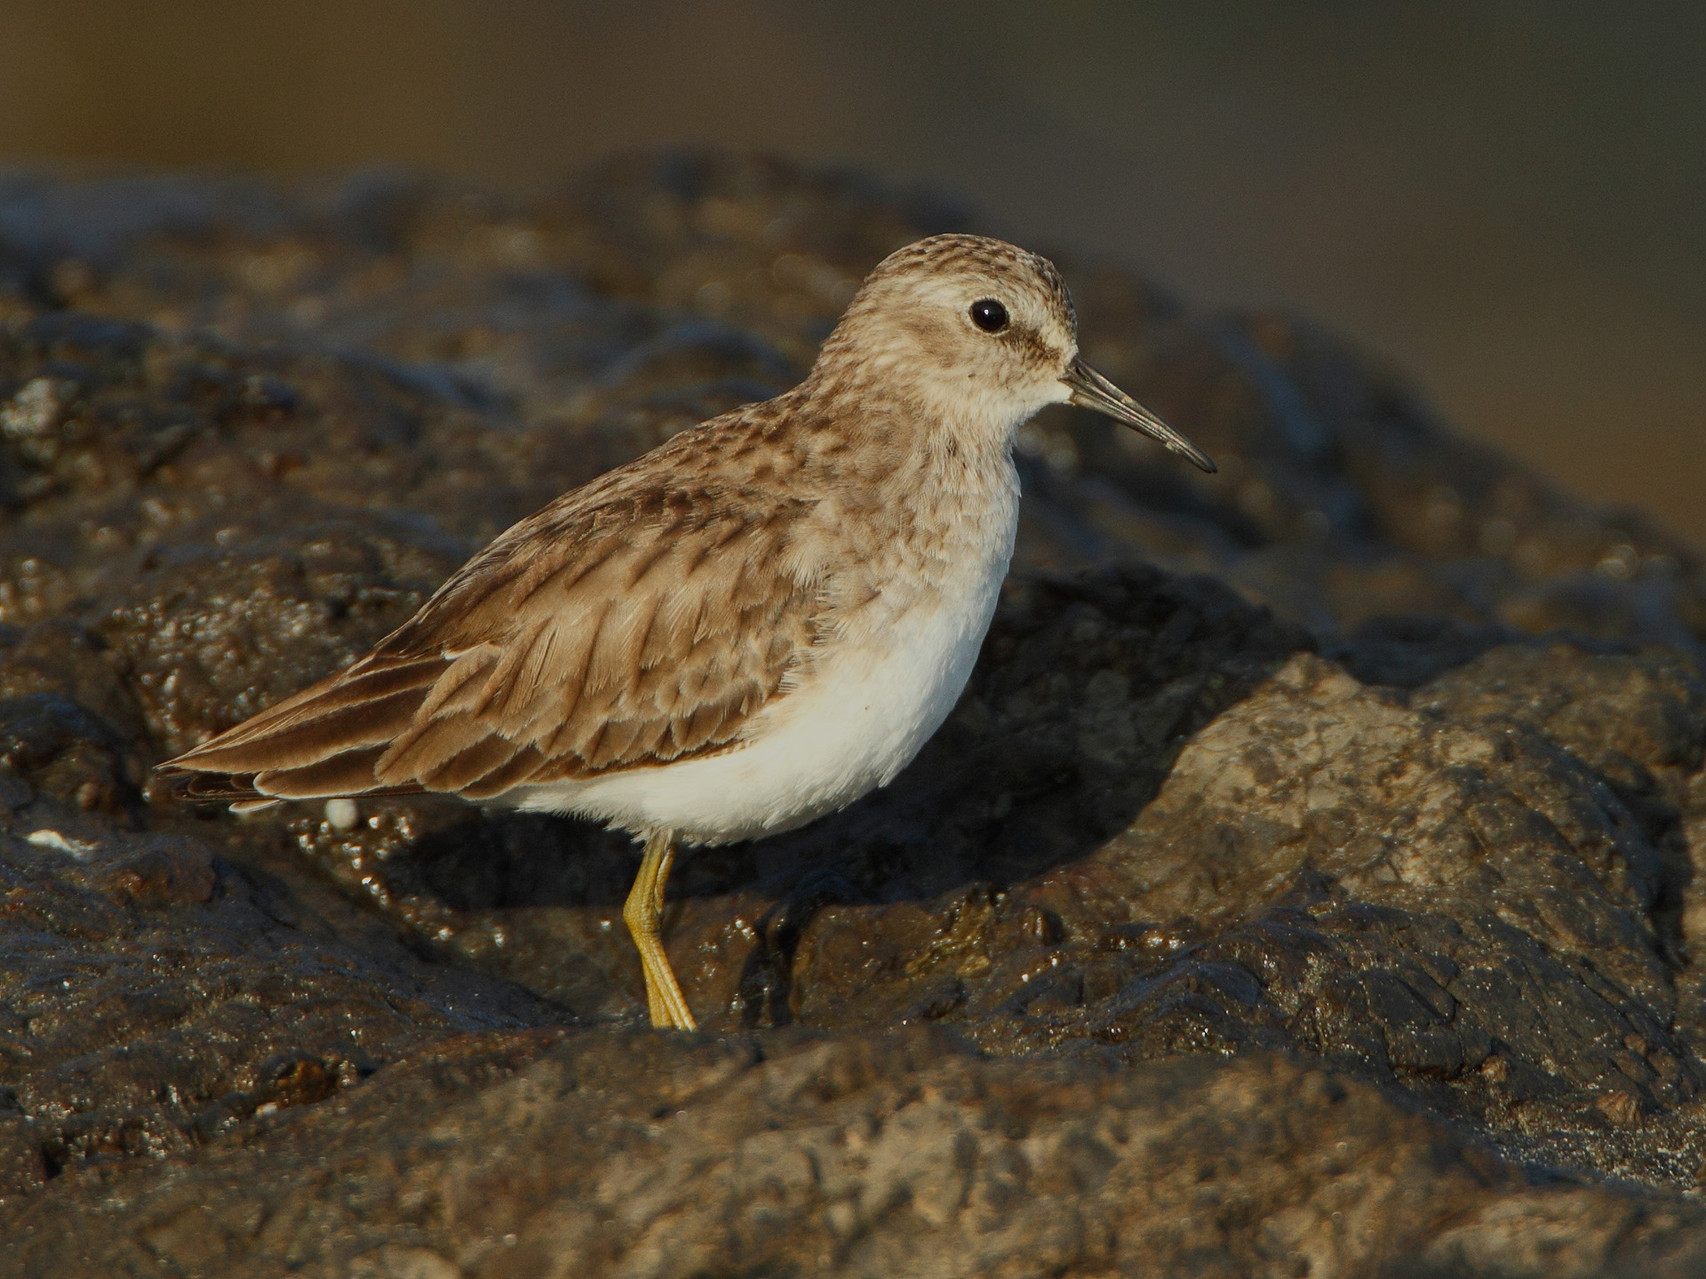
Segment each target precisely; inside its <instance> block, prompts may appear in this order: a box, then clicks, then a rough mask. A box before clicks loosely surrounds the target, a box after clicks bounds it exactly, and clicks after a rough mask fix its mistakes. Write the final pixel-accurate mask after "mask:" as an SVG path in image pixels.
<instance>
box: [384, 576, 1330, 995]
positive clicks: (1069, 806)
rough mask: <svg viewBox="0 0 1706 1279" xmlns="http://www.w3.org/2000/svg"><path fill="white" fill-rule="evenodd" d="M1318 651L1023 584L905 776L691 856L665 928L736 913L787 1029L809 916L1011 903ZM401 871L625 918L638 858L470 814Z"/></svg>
mask: <svg viewBox="0 0 1706 1279" xmlns="http://www.w3.org/2000/svg"><path fill="white" fill-rule="evenodd" d="M1309 647H1311V641H1310V639H1309V637H1308V636H1307V635H1306V634H1305V633H1304V632H1303V631H1301V630H1300V629H1298V628H1296V627H1294V626H1291V625H1289V624H1286V623H1284V622H1281V621H1279V620H1277V619H1276V618H1275V617H1274V616H1273V615H1272V614H1270V613H1268V612H1267V611H1266V610H1264V609H1262V608H1259V607H1257V606H1255V605H1252V604H1250V603H1249V602H1247V601H1245V600H1244V599H1242V598H1241V597H1239V596H1238V595H1236V594H1235V593H1234V592H1232V591H1231V590H1230V589H1229V588H1227V587H1226V586H1224V585H1222V584H1220V583H1218V582H1216V581H1213V580H1211V579H1208V578H1181V577H1176V576H1172V575H1169V574H1166V573H1163V572H1161V571H1159V570H1154V569H1147V568H1132V567H1124V568H1118V569H1108V570H1102V571H1098V572H1093V573H1089V574H1080V575H1073V576H1070V577H1068V576H1054V575H1045V574H1038V573H1026V574H1022V575H1021V574H1016V575H1015V576H1014V577H1013V578H1012V579H1011V580H1010V581H1009V583H1008V585H1007V588H1006V590H1005V592H1004V595H1003V600H1002V604H1001V607H1000V609H999V610H998V612H997V615H996V619H995V621H994V623H993V625H992V626H991V629H990V633H989V636H988V638H987V639H986V641H985V643H984V647H983V652H982V655H981V657H980V660H979V663H978V666H977V669H976V671H975V672H974V674H973V677H972V680H971V683H970V685H969V686H968V688H967V690H966V693H965V695H964V696H963V697H962V698H961V700H960V702H959V705H958V706H957V707H956V709H955V711H954V713H953V714H952V715H951V716H950V718H949V720H948V722H947V723H946V724H944V725H943V727H942V729H941V730H940V731H939V732H938V733H937V734H936V735H935V737H934V738H933V739H932V740H931V741H930V742H929V743H928V744H927V745H926V746H925V748H924V750H923V751H922V752H921V753H920V754H919V756H918V758H917V759H916V760H914V761H913V763H912V764H911V765H910V766H909V767H908V768H906V769H905V770H904V771H903V772H902V774H901V775H900V776H899V777H898V778H897V779H896V780H895V782H894V783H893V784H892V785H890V786H889V787H887V788H885V789H883V790H881V791H878V792H875V793H873V794H871V795H868V796H866V797H865V798H864V799H863V800H861V801H859V802H858V803H856V804H854V805H852V806H851V807H849V808H848V809H846V810H845V811H843V812H840V813H837V814H834V815H832V816H829V817H826V818H823V819H821V820H819V821H817V822H814V823H812V824H811V825H809V826H806V827H804V828H803V829H800V830H797V831H793V832H789V833H786V834H782V835H777V836H772V837H770V838H767V839H762V840H754V841H750V842H745V843H740V844H734V845H729V846H726V847H714V848H695V849H689V850H687V851H686V852H685V853H684V855H683V856H682V857H681V859H680V860H679V861H678V862H677V867H676V871H675V874H674V878H673V879H672V882H671V884H670V900H671V902H672V903H674V907H673V909H674V912H675V913H674V915H673V917H672V918H671V920H670V921H669V927H670V928H671V930H672V932H673V933H674V935H675V937H676V938H677V939H678V940H679V939H680V938H681V937H682V935H683V933H684V932H686V933H695V932H705V933H706V935H707V939H706V940H705V941H703V943H702V944H701V945H700V946H699V949H700V950H719V951H720V950H721V949H722V943H718V942H716V941H715V940H714V939H713V938H712V937H711V934H713V933H716V932H717V930H719V929H724V928H726V927H727V924H726V921H728V920H735V919H738V921H739V922H740V926H741V927H742V928H744V929H745V930H746V936H747V940H748V942H749V944H748V945H746V946H744V947H743V949H744V951H745V953H744V955H743V956H742V957H741V960H740V963H741V973H740V977H739V988H740V989H741V990H743V991H749V992H751V995H752V998H750V999H746V1000H744V1001H741V1000H738V999H737V1002H744V1003H745V1004H746V1006H747V1008H748V1011H749V1013H750V1014H751V1015H752V1016H760V1015H761V1016H762V1018H763V1019H764V1020H785V1019H786V1014H785V1008H786V1005H787V1003H788V998H787V995H788V990H787V987H788V982H789V976H788V974H789V972H790V967H791V963H792V957H793V945H794V942H795V941H797V939H798V938H799V936H800V934H801V932H802V931H803V930H804V929H805V928H806V927H807V925H808V924H809V923H810V922H811V920H812V918H813V917H814V916H815V915H816V914H817V913H818V912H819V911H821V910H823V909H825V908H827V907H832V906H833V907H846V908H854V909H857V908H862V907H864V908H880V907H884V906H889V905H893V904H895V903H900V902H913V903H919V904H921V905H923V904H929V903H936V904H938V905H940V903H941V902H942V901H943V899H944V898H954V899H956V900H957V899H958V898H959V897H962V896H966V895H968V894H969V895H970V896H973V897H976V896H979V895H988V894H991V893H1000V892H1001V891H1002V890H1003V889H1004V888H1005V887H1006V886H1008V885H1011V884H1015V883H1019V882H1022V881H1025V880H1028V879H1031V878H1033V877H1035V876H1038V875H1041V874H1043V873H1044V872H1046V871H1048V870H1049V869H1051V868H1053V867H1055V866H1059V865H1061V864H1063V863H1067V862H1072V861H1074V860H1077V859H1079V858H1082V857H1084V856H1086V855H1087V854H1089V853H1091V852H1093V851H1094V850H1095V849H1097V848H1098V847H1100V846H1101V845H1102V844H1104V843H1105V842H1106V841H1107V840H1108V839H1109V838H1111V837H1112V836H1113V835H1115V834H1117V833H1118V832H1120V831H1121V830H1123V829H1125V828H1126V827H1127V826H1129V825H1130V824H1131V823H1132V821H1133V820H1135V818H1136V817H1137V815H1138V814H1139V813H1140V812H1141V811H1142V809H1143V808H1144V806H1145V805H1147V804H1148V803H1149V802H1150V800H1152V799H1153V798H1154V797H1155V795H1156V794H1157V792H1158V791H1159V790H1160V787H1161V785H1162V783H1163V781H1164V780H1165V778H1166V776H1167V773H1168V771H1169V769H1170V768H1171V767H1172V764H1173V761H1174V760H1175V758H1176V757H1177V755H1178V753H1179V751H1180V750H1181V749H1182V748H1183V746H1184V744H1185V743H1186V742H1187V741H1188V740H1189V738H1190V737H1191V736H1192V734H1194V733H1195V732H1196V731H1197V730H1198V729H1199V728H1201V727H1202V726H1203V725H1205V724H1207V723H1208V722H1209V721H1210V720H1212V719H1213V718H1215V716H1217V715H1219V714H1220V713H1221V712H1223V711H1224V710H1225V709H1226V708H1227V707H1229V706H1231V705H1233V704H1235V703H1236V702H1238V701H1240V700H1241V699H1243V698H1244V697H1246V696H1248V695H1249V693H1250V692H1251V691H1252V690H1253V689H1255V688H1256V687H1258V686H1259V685H1260V684H1262V683H1263V681H1265V680H1266V679H1267V678H1268V677H1269V676H1270V675H1271V674H1272V673H1273V671H1274V670H1275V669H1277V668H1278V667H1279V666H1280V665H1281V664H1283V663H1284V662H1285V661H1286V660H1287V658H1288V657H1289V656H1290V655H1291V654H1293V653H1295V652H1297V651H1298V650H1300V649H1306V648H1309ZM391 864H392V868H393V873H395V874H397V875H399V876H402V877H404V878H406V879H407V880H409V881H412V885H411V887H412V890H413V891H414V892H415V893H417V894H418V893H426V894H429V895H431V896H432V897H434V898H435V899H436V900H437V901H439V902H441V903H442V904H443V905H444V906H447V907H449V908H451V909H452V910H453V911H456V912H458V913H459V914H463V915H476V914H489V913H490V912H501V913H504V914H514V913H516V912H520V913H526V912H528V911H531V910H537V909H539V908H553V907H555V908H571V909H574V910H590V911H592V912H595V913H600V912H601V913H603V914H606V915H610V916H614V914H615V913H616V912H617V911H619V910H620V907H621V903H622V901H623V899H624V898H625V897H626V895H627V892H628V888H629V885H630V883H631V881H632V878H633V874H634V869H635V864H636V854H635V851H634V849H633V845H632V842H631V841H630V840H629V839H628V837H626V836H625V835H623V834H621V833H619V832H607V831H602V830H599V829H598V828H597V827H595V826H593V825H591V824H590V823H585V822H578V821H573V820H568V819H560V818H550V817H543V816H536V815H528V814H503V813H488V814H485V815H477V814H472V813H470V814H467V815H466V816H460V817H457V818H456V819H454V820H450V821H448V822H445V823H442V824H439V825H436V826H430V827H428V828H427V829H425V830H424V831H423V833H422V834H421V835H420V836H419V838H418V840H417V841H416V842H415V843H414V846H413V848H412V849H411V850H409V852H408V853H407V855H406V856H404V857H402V858H398V859H394V860H393V861H392V863H391ZM948 909H952V907H951V906H950V907H948ZM760 1007H762V1008H763V1009H767V1010H770V1011H767V1012H764V1013H762V1014H760V1013H759V1011H758V1010H759V1009H760ZM749 1019H750V1017H749Z"/></svg>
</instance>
